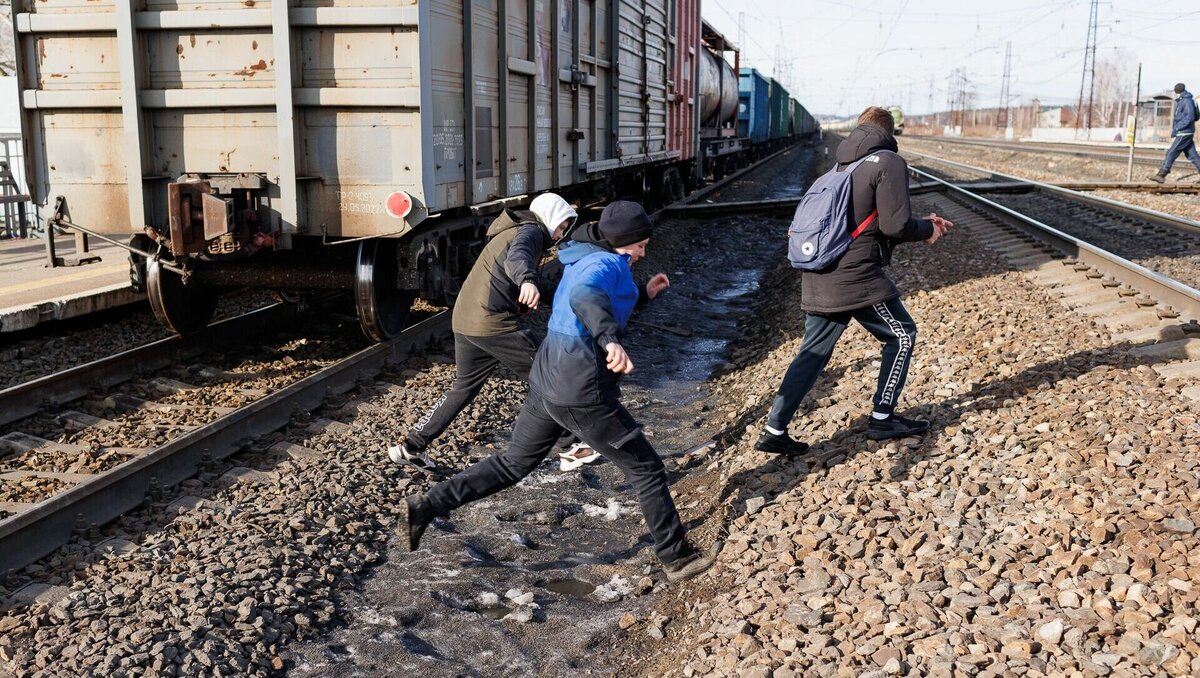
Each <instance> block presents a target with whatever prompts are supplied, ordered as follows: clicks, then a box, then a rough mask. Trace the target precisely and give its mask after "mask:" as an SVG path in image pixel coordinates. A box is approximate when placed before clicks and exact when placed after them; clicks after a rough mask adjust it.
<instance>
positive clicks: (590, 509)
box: [583, 499, 630, 520]
mask: <svg viewBox="0 0 1200 678" xmlns="http://www.w3.org/2000/svg"><path fill="white" fill-rule="evenodd" d="M583 512H584V514H585V515H587V516H588V517H589V518H597V517H600V518H604V519H605V520H616V519H617V518H620V517H621V516H623V515H625V514H626V513H629V512H630V509H628V508H626V507H624V506H622V505H621V502H619V501H617V500H616V499H609V500H608V505H607V506H596V505H595V504H584V505H583Z"/></svg>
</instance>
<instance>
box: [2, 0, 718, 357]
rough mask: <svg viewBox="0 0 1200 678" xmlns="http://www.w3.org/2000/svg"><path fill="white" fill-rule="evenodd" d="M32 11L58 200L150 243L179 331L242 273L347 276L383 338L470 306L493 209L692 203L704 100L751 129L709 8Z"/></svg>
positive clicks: (42, 201)
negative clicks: (540, 203)
mask: <svg viewBox="0 0 1200 678" xmlns="http://www.w3.org/2000/svg"><path fill="white" fill-rule="evenodd" d="M13 21H14V27H15V31H16V32H15V34H16V36H17V55H18V60H19V66H18V76H19V85H20V87H21V95H22V103H23V112H22V115H23V127H24V131H25V143H26V151H27V152H26V158H27V165H28V168H27V169H28V177H29V183H30V192H31V194H32V195H33V198H34V201H35V204H36V205H38V206H39V208H40V210H41V211H42V216H43V217H45V218H47V219H48V220H49V221H50V222H52V223H54V224H56V225H59V226H62V227H68V228H70V227H74V228H79V229H85V230H87V231H91V232H93V233H110V234H111V233H121V234H125V237H127V238H128V237H130V236H131V240H130V247H131V248H132V249H133V250H135V251H136V252H137V254H135V255H134V256H133V257H132V260H133V261H134V266H133V267H132V275H133V279H134V283H135V284H136V285H139V286H144V287H145V288H146V289H147V291H148V293H149V298H150V300H151V304H152V306H153V308H154V310H155V313H156V314H157V315H158V317H159V318H160V319H161V320H163V321H164V322H165V323H166V324H167V325H169V326H170V327H172V328H173V329H175V330H177V331H179V332H189V331H193V330H197V329H199V328H201V327H203V326H204V325H205V324H207V322H208V320H209V319H210V318H211V316H212V313H213V311H214V308H215V305H216V299H217V297H216V294H217V290H219V289H220V288H223V287H230V286H245V285H250V286H256V287H262V288H271V289H287V288H292V289H322V288H330V289H337V288H343V289H353V290H354V291H355V294H354V297H355V300H356V301H355V303H356V306H357V311H358V315H359V318H360V322H361V324H362V326H363V330H364V331H365V332H366V333H367V334H368V336H370V337H372V338H374V339H377V340H382V339H386V338H388V337H390V336H393V335H394V334H396V333H398V332H399V331H400V330H401V329H402V327H403V324H404V321H405V319H406V317H407V312H408V308H409V305H410V304H411V301H412V299H413V298H415V297H416V296H422V297H425V298H427V299H430V300H432V301H434V302H442V303H447V302H449V301H450V300H452V299H453V297H454V295H455V293H456V292H457V282H458V281H459V280H461V277H462V276H463V275H465V273H466V271H467V270H468V268H469V266H470V265H471V263H472V262H473V260H474V257H475V255H476V254H477V252H478V249H479V247H480V244H481V243H480V241H481V237H482V217H483V216H484V215H488V214H491V213H494V212H496V211H498V210H499V209H502V208H503V207H505V206H508V205H514V204H520V203H522V202H524V201H526V200H528V199H529V198H530V197H531V196H532V195H533V194H535V193H538V192H541V191H547V190H557V191H560V192H562V193H564V194H566V195H568V196H569V197H572V198H574V199H577V200H589V199H593V198H598V197H605V196H611V195H615V194H617V193H624V194H629V193H630V192H637V191H641V192H642V193H643V194H644V195H647V196H652V195H653V196H660V197H664V198H675V197H678V196H681V195H682V194H683V191H684V190H686V188H688V187H690V186H692V185H694V184H695V183H696V182H697V181H698V180H700V178H701V177H700V175H701V174H702V173H703V172H704V171H706V168H705V166H704V162H703V157H702V156H703V153H704V150H703V148H702V146H701V143H700V140H701V133H700V129H701V126H702V125H703V124H704V123H705V121H704V120H701V117H702V111H703V110H706V109H707V108H708V107H711V106H713V105H714V104H715V105H716V106H717V108H718V113H717V114H715V115H716V118H718V119H716V122H717V127H723V126H728V125H727V122H728V121H727V120H722V119H719V118H720V115H721V113H722V112H723V111H724V109H723V108H722V107H723V106H725V105H726V102H725V101H724V99H723V98H720V99H719V100H718V101H716V102H714V101H712V100H710V99H711V97H710V98H707V99H706V98H705V95H704V94H703V93H704V92H707V91H711V89H712V84H711V83H707V82H706V81H705V78H711V75H705V73H706V72H707V70H706V69H705V68H704V67H703V66H702V64H704V63H705V57H712V56H713V55H714V52H713V51H706V50H705V49H704V48H703V47H702V45H701V39H702V36H701V35H700V34H701V21H700V3H699V0H649V1H646V2H632V1H630V0H470V1H468V2H452V1H449V0H419V1H418V0H290V1H288V0H189V1H188V2H183V0H36V1H35V0H16V1H15V2H14V7H13ZM725 48H726V46H724V45H723V46H721V48H720V49H719V50H717V51H716V52H715V54H717V55H718V56H719V55H720V54H721V53H722V52H723V51H724V49H725ZM710 65H711V64H710ZM725 67H726V69H727V68H728V64H725ZM717 70H718V71H719V72H720V75H719V76H718V82H717V83H716V87H717V88H718V90H719V89H720V88H721V87H722V86H726V83H725V80H724V78H725V77H726V75H725V69H721V68H718V69H717ZM731 83H733V84H732V86H733V104H730V107H731V108H730V110H731V111H732V107H733V106H735V105H736V84H735V81H731ZM727 117H728V116H727Z"/></svg>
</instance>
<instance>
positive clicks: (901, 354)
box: [767, 298, 917, 430]
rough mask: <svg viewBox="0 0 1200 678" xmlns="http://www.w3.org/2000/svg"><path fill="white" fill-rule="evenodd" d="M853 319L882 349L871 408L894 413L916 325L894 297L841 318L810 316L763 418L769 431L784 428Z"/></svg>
mask: <svg viewBox="0 0 1200 678" xmlns="http://www.w3.org/2000/svg"><path fill="white" fill-rule="evenodd" d="M851 319H854V320H857V321H858V323H859V324H860V325H862V326H863V327H865V328H866V329H867V331H868V332H870V333H871V334H873V335H874V336H875V338H876V339H878V340H879V341H880V343H882V344H883V360H882V361H881V364H880V366H879V378H878V380H877V382H876V387H875V397H874V399H873V400H872V403H873V404H874V405H875V411H876V412H882V413H885V414H891V413H892V410H894V409H895V407H896V401H897V400H899V398H900V392H901V391H903V390H904V382H905V380H906V379H908V365H909V362H910V361H911V360H912V350H913V344H915V343H916V340H917V326H916V324H914V323H913V319H912V316H910V315H909V314H908V309H906V308H904V304H903V303H902V302H901V301H900V299H898V298H897V299H891V300H889V301H885V302H882V303H878V304H875V305H873V306H867V307H866V308H860V309H856V310H853V311H844V312H842V313H828V314H822V315H817V314H815V313H810V314H808V317H807V319H806V320H805V323H804V343H803V344H802V345H801V346H800V352H799V353H797V354H796V358H795V359H794V360H792V364H791V365H790V366H788V369H787V372H786V373H784V375H783V383H782V384H780V386H779V392H778V393H777V394H776V395H775V400H774V402H772V404H771V414H770V415H768V416H767V426H770V427H771V428H773V429H777V430H785V429H787V426H788V424H789V423H790V422H791V421H792V417H794V416H795V415H796V410H797V409H799V407H800V402H801V401H803V400H804V396H806V395H808V392H809V390H811V389H812V387H813V384H815V383H816V382H817V377H818V376H820V374H821V371H822V370H824V369H825V365H827V364H828V363H829V358H830V356H832V355H833V348H834V346H836V345H837V341H838V339H839V338H841V336H842V332H844V331H846V327H847V326H848V325H849V324H850V320H851Z"/></svg>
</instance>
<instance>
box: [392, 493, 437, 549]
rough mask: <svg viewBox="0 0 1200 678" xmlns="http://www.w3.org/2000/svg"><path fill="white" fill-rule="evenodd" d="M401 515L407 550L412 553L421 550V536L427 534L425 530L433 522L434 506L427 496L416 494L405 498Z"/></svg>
mask: <svg viewBox="0 0 1200 678" xmlns="http://www.w3.org/2000/svg"><path fill="white" fill-rule="evenodd" d="M400 513H401V516H400V524H401V529H403V530H404V532H405V535H404V536H406V537H407V539H405V542H404V544H405V547H406V548H405V550H406V551H408V552H409V553H412V552H413V551H416V550H417V549H418V548H420V546H421V535H423V534H425V528H427V527H429V523H432V522H433V516H434V513H433V505H432V504H430V503H429V498H428V497H426V496H425V495H423V494H414V495H411V496H408V497H405V498H404V510H403V511H401V512H400Z"/></svg>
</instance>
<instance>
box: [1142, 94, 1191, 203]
mask: <svg viewBox="0 0 1200 678" xmlns="http://www.w3.org/2000/svg"><path fill="white" fill-rule="evenodd" d="M1197 118H1200V113H1197V111H1196V100H1195V99H1193V98H1192V93H1191V92H1189V91H1187V87H1185V86H1184V84H1183V83H1182V82H1181V83H1178V84H1176V85H1175V117H1174V118H1172V119H1171V136H1173V137H1175V138H1174V140H1172V141H1171V147H1170V148H1168V149H1167V156H1166V157H1165V158H1163V164H1162V167H1161V168H1159V170H1158V174H1155V175H1153V176H1151V177H1150V180H1151V181H1157V182H1158V183H1160V184H1161V183H1162V182H1163V181H1164V180H1166V178H1167V175H1168V174H1170V173H1171V165H1174V164H1175V159H1176V158H1178V157H1179V156H1181V155H1185V156H1187V159H1188V160H1191V161H1192V164H1193V165H1195V166H1196V171H1197V172H1200V153H1197V152H1196V120H1197Z"/></svg>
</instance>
